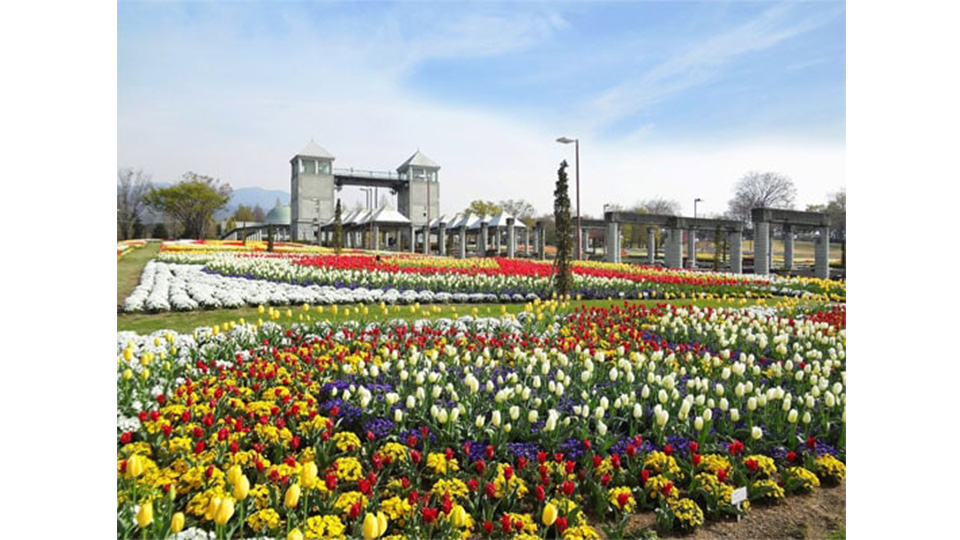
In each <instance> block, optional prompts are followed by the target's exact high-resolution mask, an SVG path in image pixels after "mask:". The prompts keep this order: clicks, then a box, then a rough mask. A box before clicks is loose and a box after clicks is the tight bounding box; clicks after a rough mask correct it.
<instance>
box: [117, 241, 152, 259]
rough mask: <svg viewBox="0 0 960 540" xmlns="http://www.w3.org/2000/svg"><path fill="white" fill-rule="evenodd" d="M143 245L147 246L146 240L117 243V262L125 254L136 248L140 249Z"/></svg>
mask: <svg viewBox="0 0 960 540" xmlns="http://www.w3.org/2000/svg"><path fill="white" fill-rule="evenodd" d="M145 245H147V241H146V240H123V241H121V242H117V260H118V261H119V260H120V258H121V257H123V256H124V255H126V254H127V253H129V252H131V251H133V250H135V249H137V248H142V247H143V246H145Z"/></svg>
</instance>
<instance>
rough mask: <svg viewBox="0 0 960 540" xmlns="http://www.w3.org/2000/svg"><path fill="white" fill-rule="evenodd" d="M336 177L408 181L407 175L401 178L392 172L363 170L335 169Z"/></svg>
mask: <svg viewBox="0 0 960 540" xmlns="http://www.w3.org/2000/svg"><path fill="white" fill-rule="evenodd" d="M333 174H334V175H340V176H353V177H359V178H373V179H379V180H406V175H404V176H401V175H400V174H398V173H395V172H392V171H366V170H363V169H353V168H350V169H333Z"/></svg>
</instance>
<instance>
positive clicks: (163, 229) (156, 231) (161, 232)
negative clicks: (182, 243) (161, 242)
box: [150, 222, 170, 239]
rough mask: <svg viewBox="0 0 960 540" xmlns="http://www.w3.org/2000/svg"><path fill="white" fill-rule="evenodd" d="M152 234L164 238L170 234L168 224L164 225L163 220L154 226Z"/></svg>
mask: <svg viewBox="0 0 960 540" xmlns="http://www.w3.org/2000/svg"><path fill="white" fill-rule="evenodd" d="M150 236H151V237H153V238H160V239H164V238H167V237H168V236H170V235H169V234H168V233H167V226H166V225H164V224H163V222H160V223H157V224H156V225H154V226H153V232H152V233H150Z"/></svg>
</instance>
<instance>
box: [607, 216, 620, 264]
mask: <svg viewBox="0 0 960 540" xmlns="http://www.w3.org/2000/svg"><path fill="white" fill-rule="evenodd" d="M619 238H620V224H619V223H617V222H616V221H608V222H607V231H606V235H605V236H604V238H603V260H605V261H607V262H612V263H615V262H619V261H617V259H619V258H620V250H619V249H617V248H618V246H617V244H618V242H617V240H618V239H619Z"/></svg>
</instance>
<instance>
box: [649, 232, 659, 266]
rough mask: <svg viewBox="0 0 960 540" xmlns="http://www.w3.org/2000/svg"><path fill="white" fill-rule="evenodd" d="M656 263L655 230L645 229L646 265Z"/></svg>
mask: <svg viewBox="0 0 960 540" xmlns="http://www.w3.org/2000/svg"><path fill="white" fill-rule="evenodd" d="M655 262H657V230H656V229H654V228H653V227H647V264H653V263H655Z"/></svg>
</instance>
